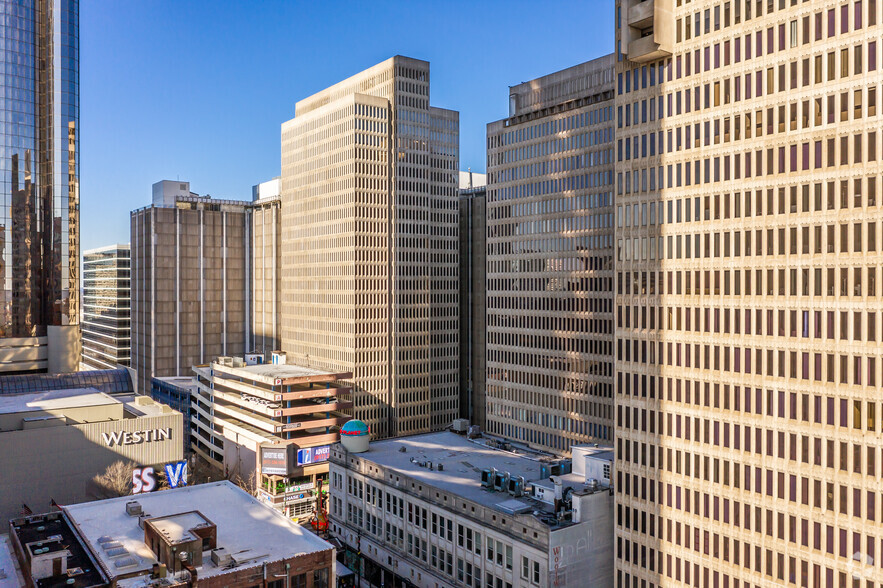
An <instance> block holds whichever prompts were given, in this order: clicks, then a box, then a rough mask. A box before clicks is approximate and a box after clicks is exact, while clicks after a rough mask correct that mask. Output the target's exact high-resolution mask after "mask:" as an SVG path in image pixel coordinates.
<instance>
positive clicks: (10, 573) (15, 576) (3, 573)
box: [0, 535, 24, 588]
mask: <svg viewBox="0 0 883 588" xmlns="http://www.w3.org/2000/svg"><path fill="white" fill-rule="evenodd" d="M23 585H24V579H23V578H22V577H21V572H20V571H19V569H18V562H17V560H16V559H15V555H13V553H12V544H10V543H9V535H0V588H18V587H19V586H23Z"/></svg>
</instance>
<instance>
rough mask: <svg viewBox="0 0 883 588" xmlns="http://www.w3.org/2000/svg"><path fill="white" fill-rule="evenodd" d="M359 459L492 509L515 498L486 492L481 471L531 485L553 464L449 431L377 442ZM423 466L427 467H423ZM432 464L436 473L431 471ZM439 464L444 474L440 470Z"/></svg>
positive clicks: (547, 460)
mask: <svg viewBox="0 0 883 588" xmlns="http://www.w3.org/2000/svg"><path fill="white" fill-rule="evenodd" d="M402 447H404V448H405V451H404V452H402V451H401V448H402ZM358 457H360V458H361V459H367V460H369V461H372V462H374V463H376V464H378V465H382V466H385V467H387V468H389V469H391V470H394V471H396V472H399V473H401V474H404V475H406V476H408V477H410V478H413V479H414V480H417V481H419V482H422V483H424V484H426V485H428V486H432V487H434V488H438V489H439V490H445V491H447V492H450V493H451V494H456V495H457V496H460V497H463V498H465V499H467V500H471V501H472V502H475V503H477V504H481V505H482V506H486V507H490V508H495V507H497V506H498V505H499V504H500V503H503V502H506V501H508V500H512V497H511V496H510V495H509V494H506V493H503V492H489V491H487V490H485V489H484V488H482V486H481V470H483V469H485V468H496V469H497V470H498V471H502V472H509V473H510V474H511V475H512V476H513V477H517V476H523V477H524V479H525V481H526V482H530V481H533V480H538V479H539V478H540V475H541V474H540V466H542V465H543V464H544V463H553V460H550V459H546V460H541V459H540V458H537V459H531V458H529V457H523V456H521V455H515V454H514V453H510V452H507V451H501V450H499V449H493V448H490V447H488V446H486V445H485V444H484V443H483V440H477V441H470V440H468V439H466V437H464V436H462V435H458V434H456V433H451V432H448V431H444V432H440V433H428V434H425V435H414V436H412V437H402V438H399V439H388V440H385V441H374V442H372V443H371V445H370V448H369V449H368V451H367V452H366V453H360V454H358ZM412 460H413V461H412ZM421 462H422V463H427V466H426V467H422V466H420V465H419V464H420V463H421ZM428 462H432V469H429V467H428ZM439 464H441V465H443V466H444V470H442V471H439V470H438V465H439ZM518 500H521V499H518Z"/></svg>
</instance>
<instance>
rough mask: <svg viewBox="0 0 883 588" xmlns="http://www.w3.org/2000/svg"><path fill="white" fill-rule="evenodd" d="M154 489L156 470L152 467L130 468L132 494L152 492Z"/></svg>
mask: <svg viewBox="0 0 883 588" xmlns="http://www.w3.org/2000/svg"><path fill="white" fill-rule="evenodd" d="M154 490H156V472H155V471H154V469H153V467H151V466H147V467H145V468H135V469H133V470H132V494H141V493H142V492H153V491H154Z"/></svg>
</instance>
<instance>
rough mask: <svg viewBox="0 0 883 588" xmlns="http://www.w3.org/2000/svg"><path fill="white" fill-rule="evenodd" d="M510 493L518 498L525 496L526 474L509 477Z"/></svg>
mask: <svg viewBox="0 0 883 588" xmlns="http://www.w3.org/2000/svg"><path fill="white" fill-rule="evenodd" d="M509 494H511V495H512V496H515V497H516V498H518V497H521V496H524V476H515V477H510V478H509Z"/></svg>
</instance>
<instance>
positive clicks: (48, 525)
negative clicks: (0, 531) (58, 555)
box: [0, 512, 106, 588]
mask: <svg viewBox="0 0 883 588" xmlns="http://www.w3.org/2000/svg"><path fill="white" fill-rule="evenodd" d="M12 525H13V527H12V528H13V532H14V533H15V535H16V537H17V538H18V541H19V543H20V544H21V546H22V547H24V548H26V549H28V548H27V547H26V546H27V545H28V544H30V543H34V542H46V544H47V546H48V545H50V544H56V545H59V546H62V545H63V546H64V548H66V549H67V551H68V552H69V553H70V555H69V556H68V558H67V567H68V570H76V571H78V572H80V573H77V574H74V575H70V576H69V575H68V574H62V575H59V576H52V577H49V578H45V579H43V580H38V581H37V586H38V588H56V587H62V586H64V587H67V586H73V587H74V588H78V587H79V588H83V587H86V586H96V585H103V584H105V583H106V580H105V577H104V574H103V573H102V572H101V570H99V569H98V568H97V567H96V566H95V562H94V561H93V560H92V558H91V557H90V555H89V553H88V552H87V551H86V549H85V548H84V547H83V545H82V544H81V543H80V541H79V539H78V538H77V534H76V532H75V531H74V530H73V529H72V528H71V527H70V525H69V524H68V522H67V521H66V520H65V518H64V517H63V516H61V513H57V512H56V513H50V514H48V515H37V516H30V517H24V518H19V519H13V521H12ZM29 551H31V553H33V547H32V548H30V549H29ZM27 573H28V574H30V572H27ZM71 579H73V580H74V582H73V583H70V584H68V581H69V580H71ZM2 582H3V580H0V586H2V585H3V584H2Z"/></svg>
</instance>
